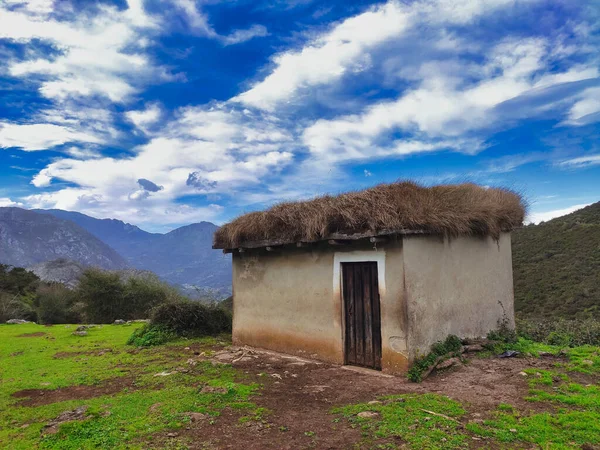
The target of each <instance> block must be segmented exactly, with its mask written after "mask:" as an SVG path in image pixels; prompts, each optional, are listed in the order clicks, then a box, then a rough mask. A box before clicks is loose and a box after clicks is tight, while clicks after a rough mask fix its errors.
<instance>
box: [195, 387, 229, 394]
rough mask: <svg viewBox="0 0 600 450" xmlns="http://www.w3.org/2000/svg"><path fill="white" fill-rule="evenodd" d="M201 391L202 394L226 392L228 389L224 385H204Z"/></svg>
mask: <svg viewBox="0 0 600 450" xmlns="http://www.w3.org/2000/svg"><path fill="white" fill-rule="evenodd" d="M200 392H201V393H202V394H226V393H227V389H225V388H222V387H214V386H204V387H203V388H202V389H201V390H200Z"/></svg>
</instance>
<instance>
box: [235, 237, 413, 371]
mask: <svg viewBox="0 0 600 450" xmlns="http://www.w3.org/2000/svg"><path fill="white" fill-rule="evenodd" d="M334 260H335V266H338V265H339V264H340V262H341V261H360V260H364V261H378V266H379V270H380V271H381V270H383V271H384V272H383V273H382V274H380V278H383V280H382V283H380V294H381V298H380V301H381V333H382V368H383V371H385V372H388V373H402V372H404V371H406V369H407V366H408V351H407V342H406V333H405V329H406V310H405V308H404V303H403V301H402V298H403V295H404V279H403V273H402V271H403V258H402V242H401V241H399V242H391V243H387V244H386V245H385V246H382V245H379V244H378V245H377V248H374V246H373V244H370V243H366V244H362V245H356V244H355V245H351V246H340V247H333V246H328V245H326V244H325V245H324V246H321V247H318V248H312V249H304V248H300V249H293V248H292V249H289V248H286V249H283V250H282V251H277V252H265V251H249V252H245V253H241V254H240V253H236V254H234V257H233V294H234V302H233V303H234V323H233V340H234V342H235V343H237V344H245V345H251V346H255V347H261V348H267V349H272V350H276V351H281V352H286V353H293V354H299V355H303V356H307V357H313V358H317V359H321V360H324V361H329V362H333V363H338V364H343V362H344V354H343V326H344V325H343V309H342V295H341V292H340V291H341V289H340V279H339V273H340V272H339V270H334ZM382 265H383V267H381V266H382Z"/></svg>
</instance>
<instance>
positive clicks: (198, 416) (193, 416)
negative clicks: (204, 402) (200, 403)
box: [187, 412, 209, 422]
mask: <svg viewBox="0 0 600 450" xmlns="http://www.w3.org/2000/svg"><path fill="white" fill-rule="evenodd" d="M187 416H188V417H189V418H190V420H191V421H192V422H200V421H202V420H206V419H208V417H209V416H208V414H204V413H199V412H192V413H187Z"/></svg>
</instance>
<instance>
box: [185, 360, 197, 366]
mask: <svg viewBox="0 0 600 450" xmlns="http://www.w3.org/2000/svg"><path fill="white" fill-rule="evenodd" d="M187 363H188V364H189V365H190V366H192V367H193V366H195V365H196V364H198V361H196V360H195V359H192V358H190V359H188V360H187Z"/></svg>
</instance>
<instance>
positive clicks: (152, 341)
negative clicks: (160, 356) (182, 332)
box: [127, 324, 177, 347]
mask: <svg viewBox="0 0 600 450" xmlns="http://www.w3.org/2000/svg"><path fill="white" fill-rule="evenodd" d="M175 338H177V335H176V334H175V333H173V332H172V331H171V330H169V329H168V328H166V327H163V326H160V325H152V324H146V325H144V326H143V327H142V328H138V329H137V330H135V331H134V332H133V334H132V335H131V336H130V337H129V340H128V341H127V344H128V345H135V346H136V347H152V346H154V345H161V344H165V343H167V342H169V341H171V340H173V339H175Z"/></svg>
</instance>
